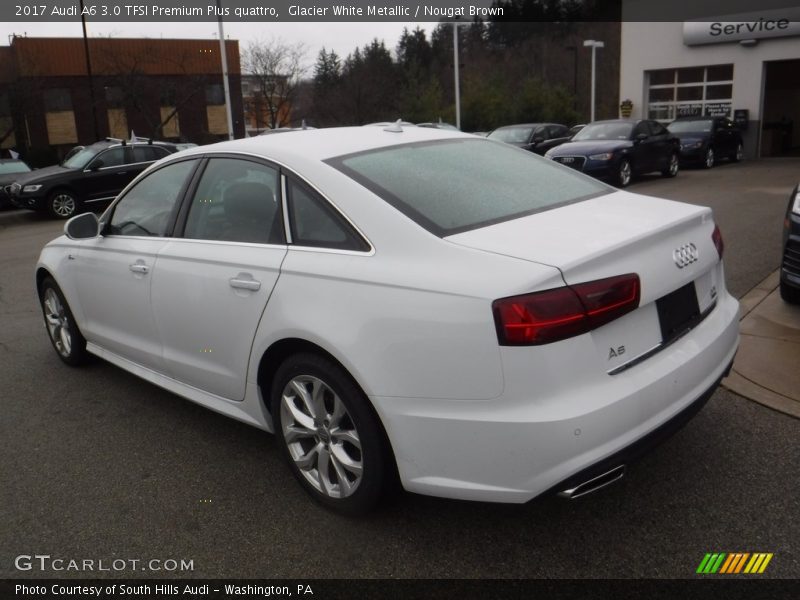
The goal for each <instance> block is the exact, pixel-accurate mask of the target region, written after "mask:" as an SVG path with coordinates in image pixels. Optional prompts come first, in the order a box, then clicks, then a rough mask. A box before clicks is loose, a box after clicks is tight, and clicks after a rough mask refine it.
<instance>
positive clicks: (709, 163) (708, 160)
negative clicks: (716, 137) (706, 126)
mask: <svg viewBox="0 0 800 600" xmlns="http://www.w3.org/2000/svg"><path fill="white" fill-rule="evenodd" d="M715 159H716V157H715V156H714V149H713V148H712V147H711V146H709V147H708V149H707V150H706V157H705V159H704V160H703V166H704V167H705V168H706V169H710V168H712V167H713V166H714V161H715Z"/></svg>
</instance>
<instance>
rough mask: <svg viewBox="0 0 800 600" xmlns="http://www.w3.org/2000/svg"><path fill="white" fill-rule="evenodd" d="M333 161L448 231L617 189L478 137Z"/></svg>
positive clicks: (432, 226) (440, 231)
mask: <svg viewBox="0 0 800 600" xmlns="http://www.w3.org/2000/svg"><path fill="white" fill-rule="evenodd" d="M327 163H328V164H330V165H331V166H333V167H334V168H337V169H339V170H340V171H341V172H343V173H344V174H345V175H348V176H349V177H351V178H353V179H354V180H355V181H357V182H359V183H360V184H361V185H363V186H364V187H366V188H368V189H369V190H370V191H372V192H374V193H375V194H377V195H378V196H380V197H381V198H383V199H384V200H385V201H386V202H388V203H389V204H391V205H392V206H394V207H395V208H397V209H398V210H399V211H400V212H402V213H404V214H405V215H407V216H408V217H409V218H411V219H413V220H414V221H416V222H417V223H418V224H419V225H420V226H422V227H424V228H425V229H427V230H428V231H430V232H431V233H433V234H435V235H438V236H440V237H444V236H447V235H453V234H456V233H460V232H462V231H468V230H470V229H477V228H479V227H485V226H487V225H491V224H493V223H499V222H502V221H508V220H511V219H515V218H518V217H522V216H525V215H529V214H533V213H536V212H540V211H543V210H549V209H552V208H555V207H557V206H562V205H565V204H569V203H572V202H577V201H580V200H585V199H587V198H590V197H594V196H598V195H601V194H607V193H609V191H610V188H609V187H608V186H606V185H604V184H602V183H600V182H599V181H596V180H594V179H591V178H589V177H587V176H585V175H582V174H580V173H577V172H575V171H574V170H573V169H568V168H564V167H560V166H558V165H556V164H554V163H553V162H552V161H549V160H547V159H544V158H541V157H538V156H535V155H534V154H532V153H530V152H521V151H520V150H518V149H517V148H514V147H512V146H505V145H503V144H498V143H495V142H491V141H489V140H482V139H478V138H476V139H474V140H466V139H456V140H452V139H451V140H442V141H437V142H425V143H419V144H404V145H402V146H392V147H389V148H379V149H376V150H368V151H366V152H360V153H357V154H351V155H347V156H340V157H338V158H334V159H330V160H328V161H327Z"/></svg>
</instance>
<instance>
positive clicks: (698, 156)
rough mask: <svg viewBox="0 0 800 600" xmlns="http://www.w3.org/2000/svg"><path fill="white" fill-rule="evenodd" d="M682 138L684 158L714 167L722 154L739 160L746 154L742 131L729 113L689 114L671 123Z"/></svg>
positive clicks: (671, 126)
mask: <svg viewBox="0 0 800 600" xmlns="http://www.w3.org/2000/svg"><path fill="white" fill-rule="evenodd" d="M667 129H669V130H670V132H671V133H674V134H675V135H677V136H678V139H680V141H681V162H684V163H696V164H700V165H702V166H703V167H705V168H706V169H710V168H711V167H713V166H714V165H715V164H716V163H717V161H718V160H719V159H721V158H727V159H729V160H731V161H733V162H738V161H740V160H741V159H742V155H743V154H744V145H743V144H742V134H741V132H740V131H739V128H738V127H736V125H734V123H733V122H732V121H731V120H730V119H727V118H725V117H685V118H681V119H676V120H674V121H673V122H672V123H670V124H669V125H668V126H667Z"/></svg>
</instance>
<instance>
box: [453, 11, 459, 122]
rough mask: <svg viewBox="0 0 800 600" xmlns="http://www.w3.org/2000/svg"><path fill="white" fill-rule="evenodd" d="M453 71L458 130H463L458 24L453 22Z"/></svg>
mask: <svg viewBox="0 0 800 600" xmlns="http://www.w3.org/2000/svg"><path fill="white" fill-rule="evenodd" d="M453 70H454V75H453V77H454V78H455V96H456V128H458V129H461V90H460V85H459V73H458V23H456V22H455V21H453Z"/></svg>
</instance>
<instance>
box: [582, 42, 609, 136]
mask: <svg viewBox="0 0 800 600" xmlns="http://www.w3.org/2000/svg"><path fill="white" fill-rule="evenodd" d="M583 45H584V46H586V47H590V48H591V49H592V100H591V118H590V119H589V122H590V123H591V122H592V121H594V90H595V75H594V72H595V53H596V52H597V49H598V48H603V47H605V44H604V43H603V42H598V41H597V40H584V41H583Z"/></svg>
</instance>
